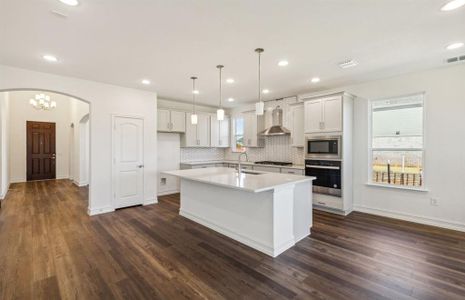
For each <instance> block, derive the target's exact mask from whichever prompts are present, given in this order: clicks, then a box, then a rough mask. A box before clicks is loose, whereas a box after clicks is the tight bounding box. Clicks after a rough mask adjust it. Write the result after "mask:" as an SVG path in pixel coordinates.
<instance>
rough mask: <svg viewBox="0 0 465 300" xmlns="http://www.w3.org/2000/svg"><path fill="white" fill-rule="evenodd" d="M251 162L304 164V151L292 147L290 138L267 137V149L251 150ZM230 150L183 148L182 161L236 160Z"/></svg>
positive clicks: (249, 154) (249, 151)
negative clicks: (266, 161) (268, 161)
mask: <svg viewBox="0 0 465 300" xmlns="http://www.w3.org/2000/svg"><path fill="white" fill-rule="evenodd" d="M247 153H248V156H249V160H251V161H260V160H271V161H284V162H292V163H293V164H295V165H303V164H304V149H303V148H296V147H292V146H291V143H290V137H289V136H273V137H265V147H263V148H249V149H248V150H247ZM238 155H239V154H238V153H234V152H232V151H231V149H230V148H226V149H223V148H181V161H182V162H183V161H206V160H225V159H226V160H236V159H237V157H238Z"/></svg>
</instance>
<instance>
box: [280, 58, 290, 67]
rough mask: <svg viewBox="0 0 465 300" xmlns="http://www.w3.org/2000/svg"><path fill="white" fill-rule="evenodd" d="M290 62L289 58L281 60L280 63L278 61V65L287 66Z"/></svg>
mask: <svg viewBox="0 0 465 300" xmlns="http://www.w3.org/2000/svg"><path fill="white" fill-rule="evenodd" d="M288 64H289V62H288V61H287V60H281V61H280V62H279V63H278V66H280V67H285V66H287V65H288Z"/></svg>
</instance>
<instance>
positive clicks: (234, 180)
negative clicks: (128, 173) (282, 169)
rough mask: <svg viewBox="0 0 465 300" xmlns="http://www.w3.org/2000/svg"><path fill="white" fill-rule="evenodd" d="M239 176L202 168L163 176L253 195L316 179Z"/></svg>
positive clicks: (226, 170)
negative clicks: (237, 190) (242, 191)
mask: <svg viewBox="0 0 465 300" xmlns="http://www.w3.org/2000/svg"><path fill="white" fill-rule="evenodd" d="M244 172H250V173H252V172H253V173H256V174H247V173H242V174H241V175H240V176H238V174H237V171H236V170H234V169H231V168H201V169H188V170H174V171H165V172H162V173H163V174H167V175H172V176H177V177H180V178H182V179H188V180H193V181H198V182H202V183H207V184H212V185H217V186H223V187H228V188H232V189H239V190H244V191H248V192H253V193H259V192H264V191H268V190H273V189H275V188H277V187H281V186H284V185H288V184H296V183H302V182H307V181H312V180H315V179H316V177H312V176H300V175H293V174H285V173H269V172H258V171H248V170H244Z"/></svg>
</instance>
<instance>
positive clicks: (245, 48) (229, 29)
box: [0, 0, 465, 105]
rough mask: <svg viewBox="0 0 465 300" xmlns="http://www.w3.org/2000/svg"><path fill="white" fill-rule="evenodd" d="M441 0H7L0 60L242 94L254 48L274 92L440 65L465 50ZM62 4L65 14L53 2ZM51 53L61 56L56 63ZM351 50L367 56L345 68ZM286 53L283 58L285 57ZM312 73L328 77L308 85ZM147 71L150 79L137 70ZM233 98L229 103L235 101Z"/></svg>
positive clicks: (1, 9)
mask: <svg viewBox="0 0 465 300" xmlns="http://www.w3.org/2000/svg"><path fill="white" fill-rule="evenodd" d="M444 2H445V0H376V1H374V0H289V1H285V0H221V1H218V0H195V1H194V0H190V1H188V0H80V5H79V6H77V7H68V6H65V5H63V4H61V3H60V2H59V1H58V0H33V1H31V0H0V37H1V42H0V63H2V64H6V65H12V66H17V67H23V68H27V69H33V70H39V71H43V72H50V73H55V74H61V75H67V76H74V77H80V78H85V79H90V80H95V81H101V82H107V83H112V84H116V85H121V86H127V87H133V88H139V89H148V90H151V91H155V92H157V93H158V94H159V97H163V98H168V99H177V100H183V101H190V99H191V93H190V90H191V81H190V79H189V77H190V76H191V75H197V76H198V77H199V80H198V89H199V90H200V92H201V94H200V95H199V96H198V101H199V102H202V103H204V104H210V105H216V104H217V103H218V73H217V69H216V68H215V66H216V65H217V64H223V65H225V68H224V78H227V77H232V78H234V79H235V80H236V83H234V84H224V93H223V94H224V98H228V97H233V98H235V99H236V102H235V103H234V105H237V104H239V103H243V102H247V101H254V100H255V99H256V95H257V56H256V54H255V53H254V51H253V50H254V49H255V48H257V47H262V48H265V52H264V53H263V59H262V71H263V72H262V73H263V75H262V78H263V88H268V89H269V90H270V91H271V93H270V94H268V95H265V99H275V98H280V97H283V96H288V95H295V94H297V93H301V92H310V91H317V90H322V89H327V88H334V87H337V86H340V85H342V84H348V83H355V82H360V81H365V80H372V79H376V78H382V77H387V76H392V75H395V74H399V73H405V72H411V71H415V70H421V69H426V68H432V67H437V66H441V65H444V62H443V61H444V59H445V58H448V57H451V56H454V55H458V54H463V53H465V49H464V48H462V49H461V50H454V51H447V50H445V46H446V45H448V44H449V43H451V42H454V41H465V7H462V8H460V9H458V10H455V11H452V12H447V13H446V12H441V11H440V10H439V8H440V7H441V6H442V4H444ZM51 10H57V11H59V12H61V13H64V14H66V15H67V17H66V18H64V17H59V16H57V15H55V14H52V13H51ZM44 54H53V55H56V56H57V57H58V58H59V59H60V62H59V63H48V62H45V61H44V60H43V59H42V56H43V55H44ZM347 58H354V59H356V60H357V61H359V62H360V65H359V66H358V67H356V68H353V69H346V70H342V69H340V68H339V67H338V66H337V63H338V62H340V61H343V60H345V59H347ZM281 59H287V60H288V61H289V65H288V66H287V67H284V68H283V67H278V66H277V63H278V61H279V60H281ZM313 76H319V77H321V82H320V83H318V84H310V83H309V79H310V78H312V77H313ZM143 78H148V79H150V80H151V81H152V85H150V86H143V85H142V84H141V83H140V81H141V79H143ZM227 105H231V104H230V103H227Z"/></svg>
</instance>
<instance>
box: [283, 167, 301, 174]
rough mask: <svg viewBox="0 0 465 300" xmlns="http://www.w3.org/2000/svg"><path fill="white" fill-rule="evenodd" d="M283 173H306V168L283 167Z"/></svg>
mask: <svg viewBox="0 0 465 300" xmlns="http://www.w3.org/2000/svg"><path fill="white" fill-rule="evenodd" d="M281 173H287V174H294V175H305V172H304V170H301V169H291V168H281Z"/></svg>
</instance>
